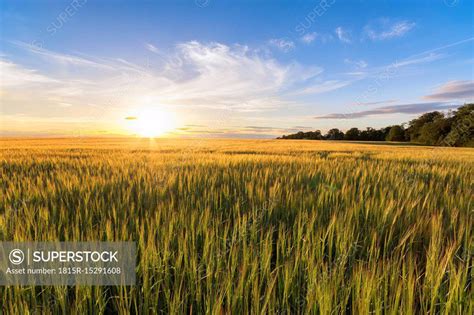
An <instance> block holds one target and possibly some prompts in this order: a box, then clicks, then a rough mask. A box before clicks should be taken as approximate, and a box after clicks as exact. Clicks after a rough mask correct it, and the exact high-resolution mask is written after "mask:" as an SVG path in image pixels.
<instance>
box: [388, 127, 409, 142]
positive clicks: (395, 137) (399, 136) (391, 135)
mask: <svg viewBox="0 0 474 315" xmlns="http://www.w3.org/2000/svg"><path fill="white" fill-rule="evenodd" d="M386 139H387V141H405V130H404V129H403V128H402V126H399V125H395V126H392V127H390V131H389V132H388V135H387V138H386Z"/></svg>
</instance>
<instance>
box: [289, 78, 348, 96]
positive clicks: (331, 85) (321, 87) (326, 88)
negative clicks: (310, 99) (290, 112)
mask: <svg viewBox="0 0 474 315" xmlns="http://www.w3.org/2000/svg"><path fill="white" fill-rule="evenodd" d="M352 82H353V80H327V81H323V82H318V83H314V84H312V85H310V86H307V87H305V88H303V89H300V90H297V91H295V92H294V93H292V94H293V95H309V94H321V93H326V92H330V91H334V90H337V89H340V88H343V87H345V86H348V85H349V84H351V83H352Z"/></svg>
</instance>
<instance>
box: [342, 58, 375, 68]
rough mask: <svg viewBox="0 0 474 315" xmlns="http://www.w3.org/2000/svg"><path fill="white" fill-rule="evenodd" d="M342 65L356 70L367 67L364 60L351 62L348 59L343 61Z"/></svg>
mask: <svg viewBox="0 0 474 315" xmlns="http://www.w3.org/2000/svg"><path fill="white" fill-rule="evenodd" d="M344 63H346V64H348V65H352V66H354V68H356V69H365V68H367V66H368V65H369V64H368V63H367V61H365V60H352V59H349V58H346V59H344Z"/></svg>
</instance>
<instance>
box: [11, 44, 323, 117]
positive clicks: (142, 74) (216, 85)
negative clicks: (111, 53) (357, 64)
mask: <svg viewBox="0 0 474 315" xmlns="http://www.w3.org/2000/svg"><path fill="white" fill-rule="evenodd" d="M21 47H23V48H24V49H27V50H28V51H29V52H31V53H34V54H37V55H38V56H41V58H44V59H45V60H46V61H47V62H48V64H51V65H53V66H51V67H49V68H48V72H47V73H48V76H44V75H42V74H40V73H39V72H37V71H34V70H30V71H25V70H22V73H23V77H27V76H29V77H30V79H29V80H30V81H31V80H34V81H39V82H41V83H46V82H54V84H53V85H52V86H48V88H45V86H44V84H43V85H42V86H41V88H38V89H35V90H29V93H30V94H29V96H28V97H30V98H34V99H35V100H36V101H37V102H35V105H34V106H33V105H29V106H30V107H29V109H31V110H32V111H33V112H37V113H40V112H41V106H42V105H41V106H40V105H39V104H43V105H44V104H72V105H74V104H81V108H82V110H81V108H78V110H77V114H78V115H82V114H83V113H86V112H87V113H90V114H91V115H94V116H97V117H100V116H101V115H102V114H104V113H110V112H111V111H110V108H112V107H113V108H127V107H130V106H140V105H145V106H148V105H150V104H151V105H153V104H161V105H163V106H177V107H179V108H196V107H200V108H220V109H232V110H236V111H241V112H250V111H261V110H272V109H275V108H278V107H282V106H286V105H288V104H290V103H291V101H290V100H288V99H287V98H286V95H287V92H288V91H290V90H293V89H294V88H295V86H298V87H300V86H305V85H308V82H310V80H311V79H313V78H315V77H316V76H317V75H319V74H320V73H321V72H322V69H321V68H319V67H316V66H308V65H304V66H303V65H300V64H298V63H296V62H290V63H286V64H283V63H281V62H278V61H277V60H275V59H274V58H273V57H271V56H270V55H268V54H263V53H260V52H259V51H257V50H253V49H250V48H249V47H248V46H242V45H233V46H228V45H224V44H220V43H207V44H204V43H200V42H197V41H191V42H185V43H181V44H179V45H177V46H176V50H175V51H174V53H173V54H169V55H164V54H162V53H160V54H159V55H157V56H156V60H151V64H153V67H146V66H140V65H137V64H135V63H132V62H129V61H127V60H123V59H97V58H93V57H85V56H83V55H81V57H79V56H75V55H68V54H62V53H58V52H52V51H47V50H44V49H41V50H38V49H30V47H28V46H26V45H24V46H21ZM65 62H66V63H67V64H68V65H69V67H67V68H65V67H64V66H63V65H64V63H65ZM54 64H56V65H57V67H54ZM84 75H85V76H86V77H84ZM49 78H52V79H49ZM22 84H23V83H22V82H18V85H19V86H21V85H22ZM5 102H6V104H8V106H9V108H10V109H11V110H14V108H15V106H16V104H18V105H20V107H21V106H24V105H22V104H24V103H25V98H18V97H16V98H8V99H6V100H5ZM87 104H94V106H89V105H87ZM56 106H57V105H56ZM43 107H44V106H43ZM60 107H61V108H66V107H65V106H64V105H63V106H60ZM84 108H87V110H84ZM69 109H70V110H75V106H70V107H68V110H69Z"/></svg>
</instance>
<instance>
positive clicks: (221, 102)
mask: <svg viewBox="0 0 474 315" xmlns="http://www.w3.org/2000/svg"><path fill="white" fill-rule="evenodd" d="M0 3H1V33H0V101H1V117H0V133H1V135H6V136H10V135H12V136H18V135H28V136H30V135H41V136H57V135H72V136H78V135H79V136H80V135H132V134H135V133H136V129H134V128H133V125H134V124H135V125H137V124H140V122H143V121H145V120H143V119H144V117H143V116H146V115H148V113H162V114H163V115H161V114H159V115H161V116H162V118H161V119H159V120H157V121H156V124H161V125H163V126H162V129H163V130H165V129H166V131H167V133H166V134H165V136H188V137H189V136H191V137H203V136H206V137H252V138H253V137H275V136H279V135H282V134H288V133H294V132H296V131H299V130H301V131H308V130H315V129H320V130H322V131H323V132H324V131H326V130H328V129H329V128H332V127H337V128H340V129H342V130H346V129H348V128H350V127H359V128H365V127H368V126H371V127H376V128H378V127H383V126H387V125H392V124H400V123H403V122H407V121H409V120H410V119H412V118H414V117H416V116H418V115H420V114H421V113H423V112H427V111H433V110H443V111H445V110H449V109H453V108H456V107H457V106H459V105H462V104H464V103H466V102H472V101H473V100H474V81H473V73H474V28H473V25H474V23H473V11H474V1H467V0H439V1H438V0H432V1H431V0H430V1H428V0H426V1H421V0H417V1H388V0H386V1H368V0H365V1H356V0H353V1H344V2H343V1H338V0H326V1H320V0H316V1H263V0H257V1H223V0H189V1H184V0H182V1H142V2H140V1H134V2H133V3H132V2H127V1H105V0H102V1H91V0H89V1H87V0H73V1H42V2H39V1H0ZM153 117H154V116H150V117H148V121H147V123H148V124H153V123H154V121H153V119H151V118H153ZM171 120H172V121H173V124H171V123H170V122H171ZM165 127H166V128H165Z"/></svg>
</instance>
